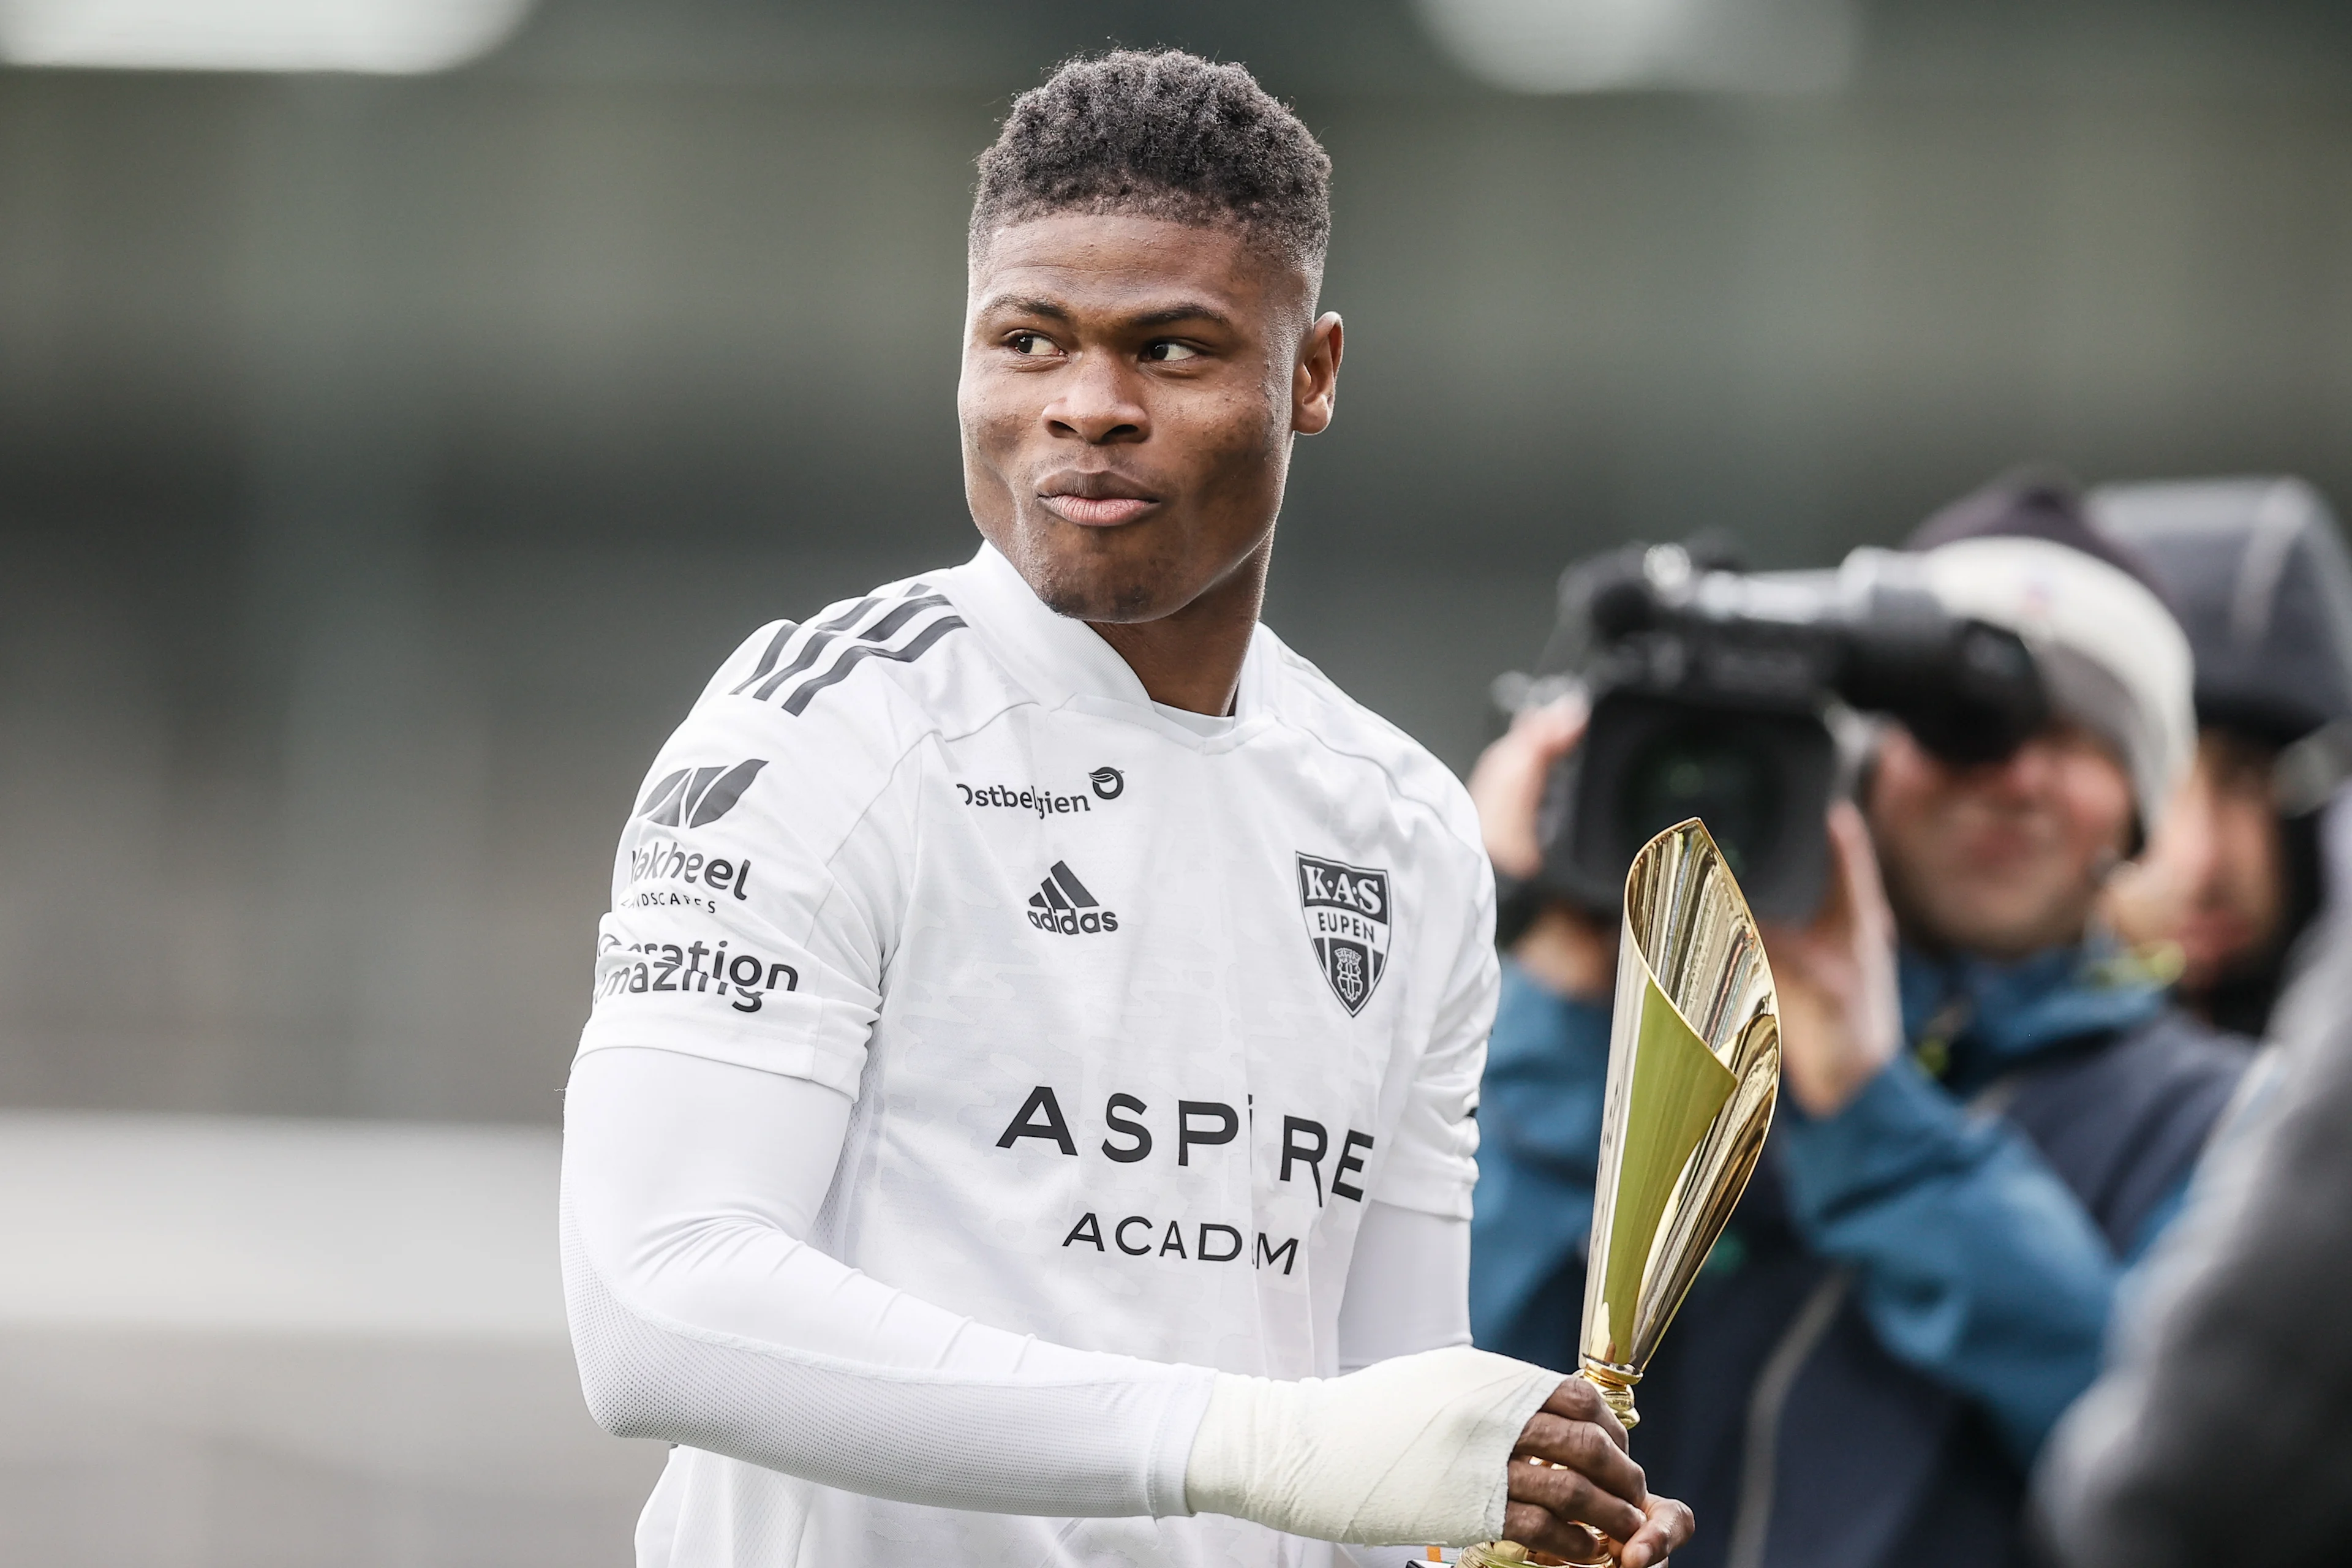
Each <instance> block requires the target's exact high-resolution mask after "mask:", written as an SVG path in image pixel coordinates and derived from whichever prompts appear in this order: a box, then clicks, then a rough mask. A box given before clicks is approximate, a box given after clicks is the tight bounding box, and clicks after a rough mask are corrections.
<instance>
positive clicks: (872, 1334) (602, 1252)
mask: <svg viewBox="0 0 2352 1568" xmlns="http://www.w3.org/2000/svg"><path fill="white" fill-rule="evenodd" d="M848 1109H849V1107H848V1102H847V1101H846V1100H845V1099H844V1098H843V1097H842V1096H840V1095H839V1094H837V1093H835V1092H834V1091H833V1090H831V1089H825V1088H823V1087H822V1086H819V1085H815V1084H812V1083H809V1082H807V1081H805V1080H803V1079H793V1078H785V1077H781V1076H778V1075H775V1074H772V1073H764V1072H760V1071H757V1070H755V1069H752V1068H742V1067H735V1066H730V1065H728V1064H724V1063H718V1062H712V1061H708V1060H705V1059H703V1058H696V1057H688V1056H684V1055H681V1054H678V1053H675V1052H669V1051H660V1050H632V1049H625V1048H607V1049H604V1050H599V1051H594V1052H591V1053H590V1054H589V1055H588V1056H586V1057H583V1058H581V1060H580V1062H579V1063H578V1064H577V1065H576V1066H575V1067H574V1068H573V1070H572V1086H571V1089H570V1092H569V1096H568V1099H567V1102H566V1110H565V1131H564V1153H563V1229H564V1283H565V1291H566V1295H567V1298H568V1300H569V1303H570V1308H571V1313H572V1340H573V1344H574V1347H575V1349H576V1351H577V1353H578V1356H579V1361H580V1371H581V1384H582V1387H583V1391H584V1392H585V1393H586V1394H587V1397H588V1403H589V1406H590V1408H591V1409H592V1410H593V1411H594V1413H595V1414H596V1415H597V1418H598V1419H599V1420H600V1421H602V1422H603V1423H604V1426H606V1427H607V1428H608V1429H610V1430H612V1431H614V1432H615V1433H617V1434H619V1435H621V1436H637V1437H656V1438H666V1439H667V1440H669V1441H672V1442H677V1443H684V1444H687V1445H688V1446H690V1447H698V1448H703V1449H708V1450H709V1451H711V1452H714V1453H719V1454H726V1455H730V1456H731V1457H733V1458H740V1459H743V1460H746V1461H748V1462H750V1463H752V1464H757V1465H762V1466H766V1467H768V1468H772V1469H777V1470H782V1471H784V1472H785V1473H787V1474H791V1475H795V1476H801V1477H804V1478H806V1479H811V1480H814V1481H817V1482H819V1483H821V1484H823V1485H826V1486H832V1487H838V1488H841V1489H845V1490H851V1491H858V1492H864V1493H866V1494H868V1495H870V1496H876V1497H884V1498H891V1499H895V1500H900V1501H906V1502H913V1503H919V1504H925V1505H929V1506H932V1507H940V1508H956V1509H972V1510H985V1511H991V1512H1003V1513H1034V1514H1046V1515H1055V1516H1062V1517H1103V1516H1116V1515H1125V1514H1152V1515H1170V1514H1184V1513H1190V1512H1192V1511H1194V1510H1204V1511H1213V1512H1217V1513H1226V1514H1232V1515H1234V1516H1236V1517H1239V1518H1244V1519H1251V1520H1255V1521H1258V1522H1259V1523H1262V1524H1267V1525H1271V1526H1273V1527H1275V1528H1276V1529H1278V1530H1286V1531H1292V1532H1294V1533H1297V1534H1302V1535H1311V1536H1316V1537H1318V1538H1320V1539H1323V1540H1327V1541H1338V1540H1353V1541H1358V1542H1441V1543H1454V1542H1466V1541H1471V1540H1477V1539H1484V1538H1486V1537H1489V1536H1491V1535H1493V1534H1494V1533H1495V1531H1496V1530H1498V1529H1499V1528H1500V1523H1501V1514H1502V1506H1503V1494H1504V1486H1505V1467H1506V1465H1507V1460H1508V1458H1509V1453H1510V1447H1511V1445H1512V1443H1513V1441H1514V1440H1515V1439H1516V1438H1517V1435H1518V1432H1519V1430H1520V1428H1521V1427H1522V1426H1524V1425H1525V1423H1526V1421H1527V1418H1528V1415H1531V1414H1532V1413H1533V1412H1534V1410H1535V1409H1536V1408H1537V1407H1538V1405H1541V1404H1542V1402H1543V1400H1544V1398H1545V1397H1546V1395H1547V1394H1549V1392H1550V1390H1551V1388H1552V1387H1553V1386H1554V1385H1555V1384H1557V1383H1558V1381H1559V1379H1558V1375H1557V1374H1556V1373H1547V1372H1544V1371H1542V1370H1541V1369H1539V1368H1535V1367H1530V1366H1527V1365H1525V1364H1524V1363H1517V1362H1511V1361H1507V1360H1505V1359H1504V1358H1502V1357H1500V1356H1490V1355H1486V1354H1485V1353H1484V1352H1478V1351H1474V1350H1470V1349H1467V1348H1466V1347H1462V1346H1460V1345H1458V1344H1456V1345H1454V1346H1453V1347H1452V1348H1445V1349H1435V1350H1428V1351H1424V1352H1422V1353H1419V1354H1407V1355H1398V1356H1393V1357H1392V1358H1391V1359H1387V1360H1383V1361H1381V1362H1380V1363H1378V1364H1376V1365H1373V1366H1370V1367H1369V1368H1367V1369H1366V1370H1364V1371H1362V1372H1359V1373H1354V1374H1352V1375H1349V1376H1345V1377H1339V1378H1329V1379H1312V1378H1310V1379H1307V1380H1305V1381H1303V1382H1297V1383H1285V1382H1275V1381H1271V1380H1268V1379H1265V1378H1252V1377H1239V1376H1234V1375H1232V1374H1228V1373H1212V1372H1210V1371H1208V1370H1206V1369H1204V1368H1200V1367H1190V1366H1176V1365H1168V1364H1164V1363H1152V1362H1146V1361H1142V1360H1139V1359H1136V1358H1133V1357H1128V1356H1118V1355H1108V1354H1102V1353H1098V1352H1087V1351H1076V1350H1071V1349H1068V1348H1066V1347H1064V1346H1060V1345H1054V1344H1049V1343H1046V1342H1043V1341H1040V1340H1037V1339H1034V1338H1033V1337H1029V1336H1024V1335H1018V1334H1013V1333H1008V1332H1006V1331H1003V1330H1000V1329H993V1328H989V1327H987V1326H985V1325H982V1324H980V1323H976V1322H973V1321H971V1320H970V1319H968V1318H962V1317H959V1316H957V1315H956V1314H954V1313H951V1312H949V1311H946V1310H942V1309H940V1308H939V1307H936V1306H933V1305H931V1304H929V1303H928V1302H924V1301H920V1300H916V1299H915V1298H913V1297H910V1296H908V1294H907V1293H906V1292H904V1291H901V1290H897V1289H891V1288H889V1287H887V1286H884V1285H881V1284H879V1283H878V1282H877V1281H875V1280H872V1279H867V1278H866V1276H865V1275H863V1274H861V1273H859V1272H858V1271H856V1269H853V1268H848V1267H847V1266H845V1265H844V1264H843V1263H841V1262H840V1261H838V1260H837V1259H835V1258H831V1257H828V1256H827V1255H825V1254H824V1253H823V1252H820V1251H818V1250H817V1249H816V1248H815V1247H811V1246H808V1245H806V1244H805V1242H803V1240H802V1239H801V1237H803V1235H804V1234H805V1232H806V1230H807V1229H808V1226H809V1222H810V1219H811V1217H812V1216H813V1215H814V1214H815V1212H816V1209H817V1207H818V1205H820V1204H821V1203H822V1202H823V1201H824V1194H825V1191H826V1188H827V1186H828V1185H829V1184H830V1182H831V1180H832V1175H833V1171H834V1166H835V1163H836V1161H837V1160H838V1157H839V1152H840V1148H841V1141H842V1134H843V1131H844V1129H845V1125H846V1122H847V1117H848ZM1383 1209H1387V1205H1378V1204H1373V1205H1368V1212H1367V1215H1366V1223H1367V1225H1368V1226H1370V1230H1371V1233H1372V1235H1371V1240H1372V1247H1371V1250H1370V1252H1369V1253H1368V1254H1366V1255H1365V1257H1364V1259H1363V1262H1362V1265H1361V1268H1360V1269H1354V1268H1351V1270H1350V1273H1349V1295H1351V1296H1353V1295H1357V1294H1358V1293H1359V1291H1358V1287H1359V1286H1362V1287H1364V1288H1365V1290H1364V1292H1363V1293H1364V1294H1368V1295H1378V1294H1379V1293H1380V1292H1381V1290H1382V1289H1393V1290H1394V1291H1396V1292H1397V1293H1398V1294H1399V1296H1400V1297H1401V1299H1402V1300H1403V1301H1404V1302H1405V1303H1406V1304H1405V1305H1404V1306H1403V1307H1401V1308H1400V1310H1398V1311H1397V1312H1395V1313H1393V1314H1391V1313H1386V1312H1383V1311H1382V1310H1380V1309H1379V1308H1378V1307H1377V1306H1375V1307H1373V1308H1372V1309H1371V1310H1365V1309H1364V1307H1363V1305H1362V1304H1361V1303H1360V1304H1359V1306H1358V1307H1357V1308H1356V1309H1355V1310H1343V1312H1342V1329H1341V1337H1342V1347H1343V1352H1347V1353H1352V1354H1380V1353H1385V1352H1391V1351H1394V1350H1398V1349H1402V1348H1404V1347H1405V1346H1407V1345H1408V1344H1414V1345H1417V1344H1420V1343H1425V1342H1427V1340H1426V1338H1425V1337H1424V1336H1428V1335H1430V1334H1432V1333H1435V1334H1436V1335H1437V1336H1438V1337H1440V1338H1444V1339H1452V1338H1454V1330H1453V1329H1452V1327H1451V1326H1450V1325H1451V1322H1452V1313H1453V1312H1454V1308H1453V1307H1452V1305H1451V1304H1450V1303H1451V1302H1452V1301H1453V1300H1454V1299H1455V1298H1456V1297H1457V1296H1458V1295H1459V1293H1460V1283H1459V1276H1458V1275H1457V1274H1456V1273H1455V1271H1454V1263H1453V1261H1451V1260H1452V1259H1453V1258H1454V1257H1455V1254H1456V1251H1457V1250H1458V1249H1457V1248H1456V1247H1454V1241H1453V1240H1451V1239H1449V1238H1450V1237H1452V1236H1453V1233H1452V1232H1451V1231H1449V1230H1447V1229H1446V1228H1444V1227H1445V1226H1447V1225H1448V1224H1449V1223H1453V1224H1459V1223H1460V1222H1446V1221H1444V1220H1437V1219H1433V1216H1428V1215H1416V1214H1414V1213H1412V1211H1408V1210H1402V1209H1387V1212H1386V1213H1385V1214H1381V1215H1380V1216H1379V1217H1377V1218H1376V1217H1375V1213H1376V1212H1377V1211H1381V1210H1383ZM1462 1228H1463V1229H1464V1230H1465V1231H1466V1226H1463V1227H1462ZM1416 1237H1419V1238H1420V1241H1421V1242H1423V1243H1427V1244H1429V1245H1430V1246H1431V1247H1432V1248H1433V1253H1432V1254H1417V1253H1416V1251H1415V1248H1416V1245H1417V1243H1416ZM1433 1256H1434V1257H1436V1258H1440V1259H1443V1260H1444V1266H1443V1267H1438V1266H1436V1265H1435V1264H1433V1262H1432V1257H1433ZM1416 1258H1418V1261H1419V1264H1420V1267H1419V1269H1418V1272H1416V1268H1415V1261H1416ZM1433 1279H1434V1280H1437V1281H1441V1282H1443V1283H1442V1285H1440V1286H1438V1287H1434V1288H1433V1287H1431V1286H1430V1284H1429V1281H1431V1280H1433Z"/></svg>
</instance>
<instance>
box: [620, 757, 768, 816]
mask: <svg viewBox="0 0 2352 1568" xmlns="http://www.w3.org/2000/svg"><path fill="white" fill-rule="evenodd" d="M767 765H768V763H767V759H765V758H764V757H754V758H752V759H751V761H749V762H744V763H736V764H735V765H734V766H733V767H731V768H730V767H728V766H727V765H725V764H724V763H721V764H719V765H718V766H716V767H708V768H680V769H678V770H677V772H676V773H671V774H669V775H668V776H667V777H666V778H664V779H663V780H662V781H661V782H660V783H659V784H656V785H654V787H653V788H651V789H649V790H647V791H646V798H645V799H643V800H641V801H639V802H638V803H637V809H636V812H635V815H636V816H642V817H644V818H645V819H646V821H647V822H650V823H652V824H654V825H655V826H657V827H701V826H705V825H707V824H709V823H713V822H716V821H718V820H719V818H720V817H722V816H726V815H727V814H728V813H729V812H730V811H732V810H734V809H735V803H736V802H737V801H739V800H741V799H742V798H743V792H744V791H745V790H747V789H750V788H751V781H752V780H753V779H755V778H758V777H759V776H760V770H761V768H764V767H766V766H767Z"/></svg>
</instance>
